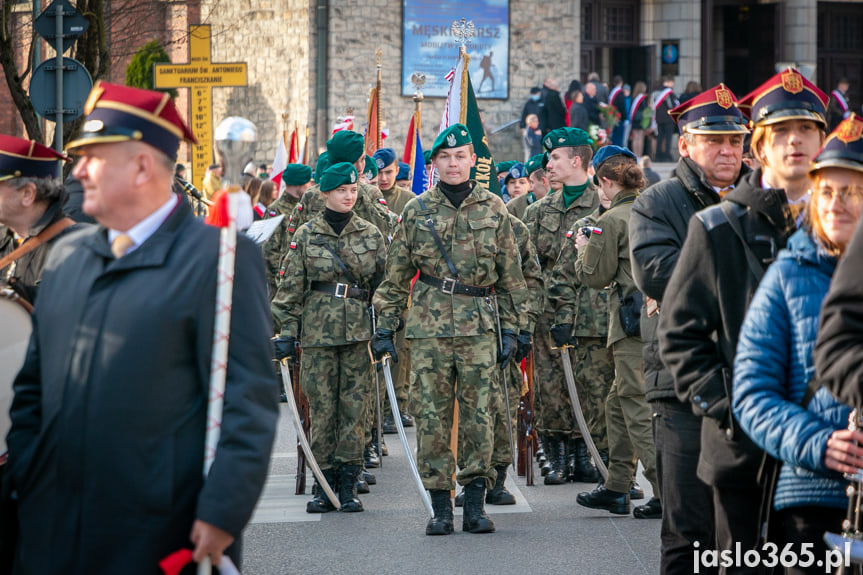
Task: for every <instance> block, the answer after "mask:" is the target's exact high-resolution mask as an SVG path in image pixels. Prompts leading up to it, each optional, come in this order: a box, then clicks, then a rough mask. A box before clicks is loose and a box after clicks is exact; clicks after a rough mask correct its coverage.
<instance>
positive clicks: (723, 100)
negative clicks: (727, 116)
mask: <svg viewBox="0 0 863 575" xmlns="http://www.w3.org/2000/svg"><path fill="white" fill-rule="evenodd" d="M716 103H717V104H719V105H720V106H722V107H723V108H725V109H726V110H727V109H728V108H730V107H731V105H732V104H734V97H733V96H732V95H731V90H728V89H726V88H725V87H722V88H720V89H719V90H716Z"/></svg>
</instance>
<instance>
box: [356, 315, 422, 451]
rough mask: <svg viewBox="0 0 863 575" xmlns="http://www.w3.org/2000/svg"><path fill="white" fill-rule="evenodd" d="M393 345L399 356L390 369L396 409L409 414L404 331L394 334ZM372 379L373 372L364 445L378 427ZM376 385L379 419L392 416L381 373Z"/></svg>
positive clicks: (407, 368)
mask: <svg viewBox="0 0 863 575" xmlns="http://www.w3.org/2000/svg"><path fill="white" fill-rule="evenodd" d="M395 345H396V353H398V355H399V362H398V363H396V364H394V365H392V366H391V368H390V369H391V370H393V371H394V373H393V374H392V375H393V387H394V388H395V392H396V401H398V403H399V405H398V408H399V411H400V412H401V413H410V412H411V409H412V406H411V401H412V399H411V396H410V394H409V393H408V387H409V382H410V370H411V357H410V347H409V345H408V341H407V340H405V338H404V330H402V331H400V332H397V333H396V338H395ZM374 377H375V376H374V372H372V387H371V399H370V401H369V409H368V412H367V414H366V443H369V442H370V441H371V440H372V430H373V429H376V428H377V425H378V423H377V419H375V418H376V417H377V413H376V408H375V401H377V394H376V392H375V380H374ZM378 385H379V386H380V394H381V417H386V416H387V415H392V408H391V407H390V396H389V394H388V393H387V384H386V381H385V380H384V375H383V373H382V372H378Z"/></svg>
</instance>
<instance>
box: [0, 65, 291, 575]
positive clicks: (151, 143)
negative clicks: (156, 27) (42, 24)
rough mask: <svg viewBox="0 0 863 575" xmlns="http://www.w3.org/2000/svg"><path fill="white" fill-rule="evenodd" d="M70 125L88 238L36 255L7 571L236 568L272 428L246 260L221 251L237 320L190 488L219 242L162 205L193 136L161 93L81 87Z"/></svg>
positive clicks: (262, 316)
mask: <svg viewBox="0 0 863 575" xmlns="http://www.w3.org/2000/svg"><path fill="white" fill-rule="evenodd" d="M85 113H86V114H87V116H86V119H85V123H84V127H83V132H82V134H81V136H80V138H79V139H77V140H75V141H72V142H70V143H69V144H68V147H69V149H73V150H75V152H76V153H77V154H78V155H79V160H78V163H77V165H76V166H75V169H74V171H73V174H74V176H75V177H76V178H77V179H78V180H80V181H81V184H82V185H83V187H84V204H83V209H84V212H85V213H87V214H88V215H91V216H93V217H94V218H95V219H96V220H97V221H98V222H99V226H91V227H89V228H86V229H82V230H80V231H76V232H74V233H72V234H69V235H67V236H66V237H64V238H63V239H62V240H60V241H59V242H58V243H57V244H56V245H55V246H54V249H53V250H52V252H51V254H50V255H49V257H48V261H47V263H46V264H45V269H44V274H43V278H42V283H41V285H40V288H39V289H40V299H39V303H38V305H37V306H36V309H35V311H34V322H33V324H34V328H33V337H32V340H31V345H30V348H29V350H28V354H27V358H26V360H25V362H24V367H23V368H22V369H21V371H20V373H19V374H18V376H17V378H16V380H15V386H14V389H15V399H14V401H13V404H12V409H11V412H10V415H11V418H12V429H11V430H10V432H9V435H8V444H9V463H8V466H9V469H8V470H7V473H8V475H7V478H8V479H9V480H10V481H9V484H8V486H7V488H8V489H9V490H11V491H12V493H13V496H16V495H17V503H18V525H19V537H18V543H17V553H16V566H15V568H14V571H15V572H24V571H26V572H30V573H59V572H69V573H136V572H141V571H142V570H147V571H156V570H157V569H158V568H157V567H156V565H158V563H159V561H160V560H161V559H163V558H164V557H165V556H167V555H168V554H171V553H173V552H175V551H177V550H180V549H182V548H189V547H190V546H191V547H193V549H194V550H193V557H194V560H195V561H197V562H200V561H202V560H203V559H204V558H205V557H207V556H209V557H210V558H211V559H212V561H213V563H214V564H215V565H218V564H219V563H220V561H221V558H222V554H223V553H225V552H226V551H227V552H228V553H229V554H230V555H231V556H232V558H233V559H234V561H235V562H237V561H239V559H240V557H239V545H237V544H235V545H233V546H232V544H234V543H238V542H239V539H240V537H241V534H242V531H243V529H244V527H245V525H246V523H247V522H248V520H249V518H250V517H251V514H252V511H253V510H254V508H255V505H256V503H257V500H258V497H259V495H260V493H261V490H262V489H263V486H264V481H265V479H266V477H267V471H268V462H269V455H270V450H271V448H272V443H273V438H274V436H275V431H276V421H277V418H278V396H277V387H276V385H275V382H274V381H273V377H272V367H271V365H272V364H271V362H272V352H271V350H272V344H271V343H270V337H271V335H272V332H271V329H272V327H271V323H270V314H269V308H268V305H267V293H266V279H265V274H264V262H263V259H262V257H261V253H260V249H259V248H258V247H257V246H256V245H255V244H254V243H253V242H252V241H251V240H249V239H248V238H246V237H245V236H243V235H242V234H240V235H239V236H238V237H237V246H236V251H237V258H236V270H235V278H236V280H235V283H234V295H233V302H232V305H233V314H234V317H235V318H240V321H234V322H232V325H231V334H230V349H229V355H230V358H231V361H229V362H228V365H227V372H226V383H225V391H224V396H223V401H224V413H223V417H222V421H221V439H220V443H219V445H218V448H217V450H216V453H215V459H214V461H213V464H212V467H211V469H210V471H209V474H208V475H207V477H206V478H204V477H203V476H202V470H203V468H204V452H205V449H204V440H205V435H206V429H207V404H208V389H209V376H210V373H209V372H210V369H209V366H210V362H211V349H212V346H213V333H214V321H215V318H214V316H215V308H216V289H217V283H218V282H217V268H218V257H219V230H218V229H216V228H213V227H210V226H207V225H206V224H204V223H203V222H202V221H200V220H199V219H197V218H195V217H194V215H193V214H192V211H191V208H190V207H189V205H188V203H187V202H185V201H183V200H182V198H180V197H179V196H178V195H176V194H173V193H172V192H171V183H172V179H173V168H174V162H175V161H176V154H177V149H178V147H179V145H180V141H181V140H187V141H190V142H193V143H194V142H195V138H194V136H193V135H192V133H191V131H190V130H189V129H188V128H187V127H186V125H185V123H184V122H183V121H182V119H181V118H180V115H179V114H178V113H177V110H176V108H175V107H174V104H173V102H172V101H171V99H170V95H168V94H165V93H161V92H153V91H149V90H140V89H137V88H131V87H128V86H117V85H113V84H108V83H105V82H98V83H97V84H96V85H95V86H94V87H93V90H92V91H91V93H90V97H89V99H88V100H87V103H86V105H85ZM58 358H65V359H64V360H62V361H58ZM70 366H71V367H70ZM57 510H62V513H58V512H57ZM46 518H50V520H46ZM46 549H50V552H48V553H46V552H45V550H46Z"/></svg>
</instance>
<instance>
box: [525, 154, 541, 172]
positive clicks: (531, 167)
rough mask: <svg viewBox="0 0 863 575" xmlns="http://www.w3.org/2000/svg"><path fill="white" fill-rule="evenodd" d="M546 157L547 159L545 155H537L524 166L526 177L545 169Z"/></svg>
mask: <svg viewBox="0 0 863 575" xmlns="http://www.w3.org/2000/svg"><path fill="white" fill-rule="evenodd" d="M544 157H545V154H537V155H535V156H533V157H531V158H530V159H529V160H528V161H527V163H526V164H525V165H524V171H525V175H527V176H529V175H531V174H532V173H534V172H535V171H537V170H539V169H542V168H544V167H545V164H543V158H544Z"/></svg>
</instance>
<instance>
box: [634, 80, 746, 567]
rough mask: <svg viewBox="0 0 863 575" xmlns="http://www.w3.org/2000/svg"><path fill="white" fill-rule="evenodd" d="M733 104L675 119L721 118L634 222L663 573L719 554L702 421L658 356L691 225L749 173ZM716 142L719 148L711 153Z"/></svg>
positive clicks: (713, 99)
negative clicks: (704, 468) (672, 282)
mask: <svg viewBox="0 0 863 575" xmlns="http://www.w3.org/2000/svg"><path fill="white" fill-rule="evenodd" d="M728 97H731V98H733V94H731V93H730V91H729V90H727V89H726V88H725V87H724V86H722V85H719V86H716V87H715V88H711V89H710V90H707V91H706V92H704V93H702V94H701V95H699V96H698V97H697V98H695V99H693V100H692V101H691V103H687V104H686V105H683V106H681V109H680V110H678V112H679V114H678V116H675V117H678V118H683V119H684V120H685V119H686V118H688V115H685V114H683V113H682V112H685V111H690V110H691V113H693V114H702V115H704V116H705V117H707V116H717V119H716V120H715V121H714V122H712V123H711V124H709V125H708V126H704V128H705V129H703V130H701V129H698V128H697V127H696V126H693V133H689V134H688V135H686V136H685V137H684V138H681V139H680V146H681V154H680V155H681V158H680V161H679V162H678V163H677V166H676V167H675V169H674V173H673V175H672V177H671V178H669V179H667V180H664V181H662V182H659V183H658V184H656V185H654V186H651V187H649V188H647V189H646V190H644V191H643V192H642V193H641V194H640V195H639V197H638V198H637V199H636V200H635V203H634V204H633V206H632V215H631V217H630V222H629V238H630V247H631V250H632V274H633V276H634V278H635V283H636V285H637V286H638V288H639V289H640V290H641V291H642V293H643V294H644V296H645V301H646V306H645V308H646V313H645V312H643V313H642V323H641V336H642V339H643V341H644V349H643V369H644V380H645V384H646V394H645V396H646V399H647V401H648V402H649V404H650V407H651V410H652V412H653V439H654V444H655V446H656V463H657V464H656V469H657V475H658V479H659V484H660V491H661V497H662V531H661V539H662V558H661V566H662V567H661V572H662V573H663V574H683V573H691V572H692V565H693V553H694V549H695V548H694V547H693V543H695V542H698V543H699V545H700V549H701V550H706V549H711V548H712V547H713V539H714V536H713V495H712V493H711V491H710V488H709V487H708V486H707V485H705V484H704V482H702V481H701V480H700V479H699V478H698V477H697V476H696V467H697V464H698V456H699V453H700V451H701V444H700V441H699V439H698V437H699V435H700V433H701V418H699V417H697V416H696V415H694V414H693V413H692V410H691V409H690V408H689V406H688V405H687V404H685V403H682V402H681V401H679V400H678V399H677V395H676V394H675V391H674V380H673V379H672V377H671V374H670V373H669V372H668V370H667V369H665V367H664V366H663V364H662V361H661V359H660V357H659V339H658V336H657V333H656V329H657V323H658V322H659V315H658V314H657V312H658V311H659V309H660V308H663V309H664V307H663V306H664V297H663V296H664V294H665V292H666V287H667V285H668V281H669V279H670V278H671V274H672V272H673V271H674V268H675V265H676V264H677V260H678V257H679V256H680V250H681V248H682V246H683V243H684V239H685V238H686V230H687V225H688V223H689V220H690V218H691V217H692V215H693V214H694V213H695V212H697V211H698V210H701V209H703V208H706V207H707V206H711V205H713V204H716V203H719V199H720V198H719V193H717V190H718V189H721V188H724V187H728V186H730V185H733V184H734V183H735V182H736V181H737V180H738V179H739V178H740V177H741V174H744V173H746V172H748V168H746V167H745V166H743V165H742V162H741V160H740V157H739V154H738V156H737V157H735V156H734V154H733V152H729V148H733V149H736V147H737V146H740V147H741V153H742V141H743V135H744V134H745V133H746V128H745V123H746V118H745V117H744V116H743V114H742V113H741V112H740V110H738V109H737V107H736V106H735V107H730V108H729V109H727V110H726V109H725V108H723V107H722V106H720V105H719V103H718V101H717V100H718V99H719V98H722V99H723V102H724V101H725V99H727V98H728ZM708 130H709V133H708ZM686 138H689V140H688V141H687V139H686ZM711 139H718V140H719V143H718V144H716V145H710V146H708V145H707V142H708V141H709V140H711ZM715 149H716V150H718V149H722V150H724V151H719V152H716V151H715ZM710 152H713V153H710ZM670 293H671V292H670ZM663 313H664V312H663Z"/></svg>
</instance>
